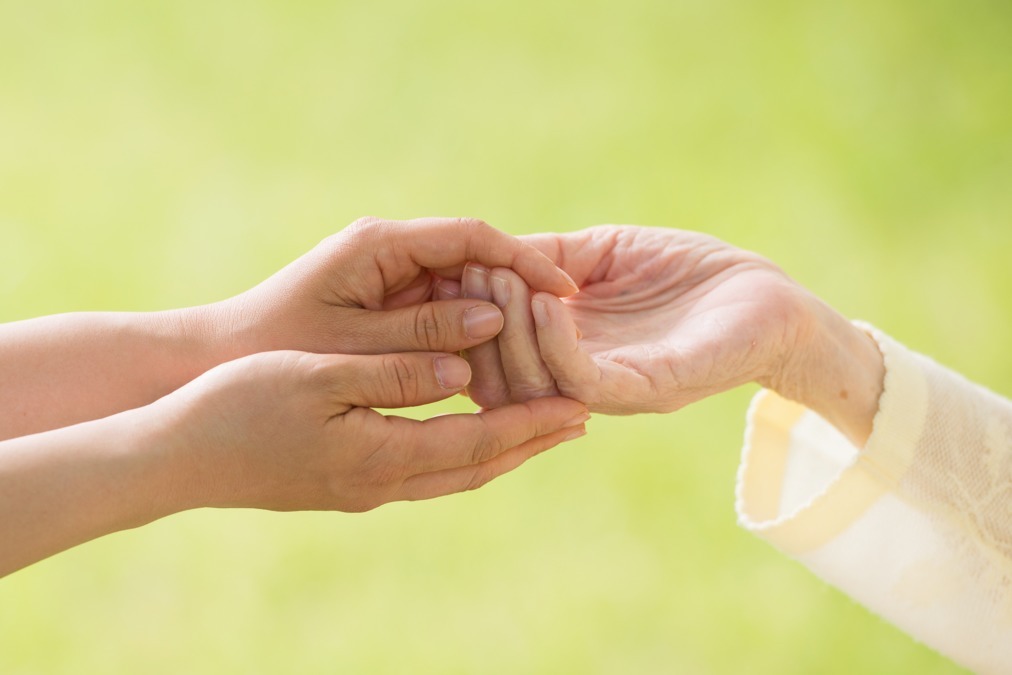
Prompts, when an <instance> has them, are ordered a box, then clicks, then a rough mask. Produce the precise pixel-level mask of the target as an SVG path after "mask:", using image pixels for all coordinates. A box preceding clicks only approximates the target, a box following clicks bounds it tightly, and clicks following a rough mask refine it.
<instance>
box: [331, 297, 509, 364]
mask: <svg viewBox="0 0 1012 675" xmlns="http://www.w3.org/2000/svg"><path fill="white" fill-rule="evenodd" d="M343 316H344V318H343V319H342V330H343V331H345V332H346V333H348V334H349V335H354V336H355V340H348V341H345V342H344V343H342V344H343V345H344V347H343V351H345V352H348V353H354V354H386V353H391V352H413V351H428V352H457V351H461V350H463V349H467V348H469V347H474V346H475V345H479V344H482V343H487V342H488V341H489V340H491V339H492V338H494V337H495V336H496V335H498V334H499V331H500V330H501V329H502V326H503V317H502V312H501V311H500V310H499V308H498V307H496V306H495V305H493V304H491V303H489V302H478V301H475V300H467V299H458V300H445V301H442V302H425V303H422V304H420V305H411V306H409V307H401V308H400V309H393V310H388V311H384V310H379V311H374V310H368V309H346V310H344V312H343ZM493 342H494V341H493Z"/></svg>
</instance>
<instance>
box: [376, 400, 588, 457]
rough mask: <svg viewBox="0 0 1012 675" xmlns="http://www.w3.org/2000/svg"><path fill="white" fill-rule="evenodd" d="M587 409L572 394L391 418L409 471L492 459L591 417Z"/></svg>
mask: <svg viewBox="0 0 1012 675" xmlns="http://www.w3.org/2000/svg"><path fill="white" fill-rule="evenodd" d="M589 417H590V414H589V413H588V412H587V407H586V406H585V405H583V404H582V403H578V402H576V401H573V400H571V399H568V398H560V397H554V398H539V399H537V400H534V401H529V402H527V403H517V404H515V405H509V406H505V407H502V408H496V409H495V410H489V411H487V412H481V413H474V414H458V415H443V416H441V417H433V418H431V419H428V420H425V421H422V422H419V421H416V420H409V419H406V418H399V417H389V418H387V419H389V420H390V421H391V422H393V423H395V424H396V425H397V427H396V431H395V433H396V434H397V438H398V439H400V443H401V444H402V446H403V447H404V448H406V450H405V452H406V453H407V457H408V460H407V464H406V466H407V467H408V469H407V472H408V475H416V474H420V473H428V472H432V471H441V470H445V469H454V468H458V467H462V466H472V465H476V464H481V463H482V462H487V461H489V460H490V459H493V458H495V457H497V456H499V455H501V454H503V453H504V452H506V451H507V450H509V449H510V448H515V447H517V446H518V445H522V444H523V443H526V442H528V441H530V440H532V439H534V438H539V437H541V436H546V435H548V434H553V433H555V432H557V431H559V430H560V429H569V428H572V427H576V426H580V425H582V424H583V423H585V422H586V421H587V419H589Z"/></svg>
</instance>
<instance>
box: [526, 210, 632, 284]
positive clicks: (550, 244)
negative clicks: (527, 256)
mask: <svg viewBox="0 0 1012 675" xmlns="http://www.w3.org/2000/svg"><path fill="white" fill-rule="evenodd" d="M625 232H627V228H623V227H617V226H613V225H603V226H598V227H590V228H587V229H584V230H578V231H576V232H566V233H562V234H557V233H552V232H548V233H541V234H525V235H521V236H520V237H519V239H520V240H521V241H523V242H524V243H525V244H529V245H531V246H532V247H534V248H536V249H537V250H538V251H540V252H541V253H543V254H544V255H545V256H546V257H547V258H549V259H550V260H551V261H552V262H553V263H555V264H556V265H558V266H559V267H560V268H562V269H563V270H565V271H566V273H567V274H569V276H570V278H571V279H573V280H574V282H575V283H576V284H577V285H578V286H580V287H581V288H582V287H583V286H585V285H586V284H587V283H589V282H593V281H595V280H596V278H601V277H603V276H605V272H606V271H607V269H608V266H609V265H610V264H611V262H610V261H609V256H610V254H611V253H612V251H614V249H615V248H616V247H617V246H620V245H621V243H622V241H621V240H622V237H623V236H624V234H623V233H625ZM535 290H538V291H540V290H542V289H540V288H538V289H535ZM562 297H568V296H562Z"/></svg>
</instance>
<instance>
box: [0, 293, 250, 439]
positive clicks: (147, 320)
mask: <svg viewBox="0 0 1012 675" xmlns="http://www.w3.org/2000/svg"><path fill="white" fill-rule="evenodd" d="M219 311H220V310H219V308H218V306H216V305H209V306H204V307H197V308H191V309H182V310H171V311H166V312H150V313H80V314H63V315H57V316H48V317H42V318H38V319H31V320H27V321H20V322H16V323H10V324H5V325H0V440H2V439H8V438H14V437H17V436H24V435H27V434H34V433H39V432H42V431H47V430H50V429H56V428H59V427H64V426H68V425H71V424H77V423H79V422H84V421H87V420H93V419H99V418H102V417H105V416H108V415H112V414H114V413H117V412H120V411H123V410H129V409H132V408H137V407H140V406H143V405H146V404H148V403H150V402H152V401H154V400H156V399H158V398H160V397H161V396H164V395H165V394H167V393H169V392H171V391H174V390H175V389H177V388H179V387H180V386H182V385H183V384H185V383H186V382H188V381H190V380H192V379H193V378H194V377H196V376H198V375H200V374H201V373H203V372H205V371H206V370H208V369H209V368H212V367H214V366H215V365H217V364H218V363H221V362H222V361H225V360H229V359H231V358H236V357H238V356H240V355H241V354H238V353H235V354H233V353H231V349H230V348H229V346H228V345H229V344H230V341H229V340H228V337H227V336H225V335H222V330H223V328H222V327H221V322H220V321H216V320H215V317H214V316H213V315H214V314H215V313H216V312H219Z"/></svg>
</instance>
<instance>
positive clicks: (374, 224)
mask: <svg viewBox="0 0 1012 675" xmlns="http://www.w3.org/2000/svg"><path fill="white" fill-rule="evenodd" d="M470 261H473V262H476V263H479V264H482V265H487V266H492V267H506V268H510V269H512V270H514V271H515V273H516V274H517V275H519V276H520V278H522V279H523V280H524V283H526V284H528V285H529V286H530V287H531V288H534V289H535V290H538V291H546V292H549V293H553V294H555V295H558V296H565V295H569V294H572V293H575V292H576V290H577V289H576V286H575V285H574V284H573V283H572V280H571V279H569V278H568V277H567V276H566V274H565V273H564V272H562V271H561V270H560V269H559V268H558V267H556V266H555V264H554V263H552V261H551V260H549V259H548V258H547V257H546V256H545V255H544V254H542V253H541V252H539V251H538V250H537V249H535V248H534V247H532V246H530V245H528V244H524V243H523V242H521V241H520V240H519V239H517V238H516V237H513V236H510V235H507V234H505V233H503V232H500V231H498V230H496V229H494V228H492V227H490V226H489V225H487V224H485V223H483V222H482V221H480V220H470V219H462V218H423V219H418V220H408V221H385V220H379V219H376V218H363V219H361V220H359V221H357V222H355V223H353V224H352V225H350V226H349V227H347V228H345V229H344V230H342V231H340V232H338V233H337V234H335V235H333V236H331V237H329V238H327V239H325V240H324V241H323V242H322V243H321V244H320V245H318V246H317V247H316V248H314V249H313V250H312V251H310V252H309V253H307V254H306V255H304V256H302V257H301V258H299V259H298V260H296V261H295V262H294V263H292V264H291V265H289V266H288V267H285V268H284V269H282V270H281V271H280V272H278V273H277V274H275V275H274V276H272V277H271V278H269V279H267V280H266V281H264V282H263V283H262V284H260V285H258V286H257V287H255V288H253V289H252V290H250V291H248V292H246V293H243V294H241V295H239V296H237V297H235V298H233V299H231V300H228V301H226V302H224V303H219V304H218V305H215V306H212V307H213V310H214V311H213V312H212V313H211V315H210V316H211V319H212V320H213V321H214V323H215V325H216V326H218V327H219V329H220V330H224V331H226V333H227V335H226V337H227V338H231V339H234V340H235V341H237V342H238V350H239V353H254V352H258V351H268V350H272V349H297V350H300V351H309V352H318V353H342V354H383V353H390V352H399V351H416V350H429V351H458V350H461V349H467V348H469V347H472V346H474V345H477V344H481V343H482V342H485V341H487V340H489V339H490V338H493V337H495V335H496V334H498V332H499V330H500V329H501V328H502V314H501V313H500V312H499V309H498V308H497V307H496V306H495V305H494V304H493V303H491V302H486V301H482V300H476V299H470V298H452V297H451V296H450V295H449V294H452V289H453V288H455V287H457V286H459V284H457V283H455V282H457V281H459V280H460V277H461V274H462V272H463V268H464V264H465V263H467V262H470ZM439 288H443V291H444V292H442V293H440V294H439V298H440V299H441V300H443V301H441V302H431V301H432V300H433V299H434V295H435V292H436V290H437V289H439ZM447 291H448V292H447ZM448 293H449V294H448Z"/></svg>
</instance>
